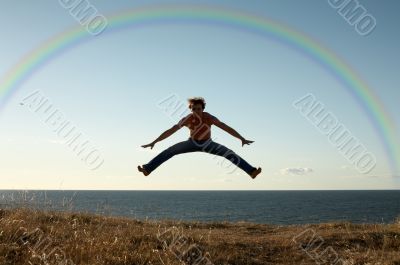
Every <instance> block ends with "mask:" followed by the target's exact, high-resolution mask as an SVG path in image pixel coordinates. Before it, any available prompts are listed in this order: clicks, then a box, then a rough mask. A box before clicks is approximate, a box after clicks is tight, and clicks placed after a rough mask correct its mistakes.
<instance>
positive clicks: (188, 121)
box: [178, 112, 218, 140]
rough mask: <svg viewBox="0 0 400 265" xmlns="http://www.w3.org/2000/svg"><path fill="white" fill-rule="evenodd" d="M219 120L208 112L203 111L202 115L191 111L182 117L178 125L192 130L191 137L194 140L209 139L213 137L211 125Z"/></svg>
mask: <svg viewBox="0 0 400 265" xmlns="http://www.w3.org/2000/svg"><path fill="white" fill-rule="evenodd" d="M216 120H218V119H217V118H216V117H214V116H213V115H211V114H210V113H208V112H203V114H202V116H201V117H200V116H199V115H197V114H195V113H190V114H188V115H187V116H186V117H184V118H182V119H181V120H180V121H179V123H178V125H179V126H180V127H182V126H186V127H188V128H189V130H190V138H192V139H194V140H207V139H210V138H211V125H213V124H214V122H215V121H216Z"/></svg>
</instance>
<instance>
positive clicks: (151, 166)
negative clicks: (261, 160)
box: [143, 138, 256, 175]
mask: <svg viewBox="0 0 400 265" xmlns="http://www.w3.org/2000/svg"><path fill="white" fill-rule="evenodd" d="M189 152H206V153H209V154H214V155H217V156H222V157H224V158H226V159H228V160H230V161H231V162H232V163H233V164H235V165H236V166H238V167H239V168H241V169H242V170H244V171H245V172H246V173H247V174H249V175H250V174H251V172H252V171H253V170H255V169H256V168H255V167H253V166H251V165H250V164H249V163H247V162H246V160H244V159H243V158H241V157H240V156H239V155H237V154H236V153H235V152H233V151H232V150H230V149H229V148H227V147H225V146H223V145H221V144H218V143H216V142H214V141H213V140H212V139H211V138H210V139H208V140H200V141H199V140H193V139H192V138H189V139H188V140H186V141H183V142H179V143H177V144H174V145H172V146H170V147H169V148H167V149H165V150H164V151H162V152H161V153H159V154H158V155H157V156H156V157H154V158H153V159H152V160H151V161H150V162H149V163H147V164H144V165H143V168H144V169H145V170H146V171H147V172H149V173H150V172H152V171H153V170H155V169H156V168H157V167H158V166H160V165H161V164H162V163H164V162H165V161H167V160H168V159H170V158H171V157H173V156H174V155H179V154H183V153H189Z"/></svg>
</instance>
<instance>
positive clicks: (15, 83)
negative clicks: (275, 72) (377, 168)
mask: <svg viewBox="0 0 400 265" xmlns="http://www.w3.org/2000/svg"><path fill="white" fill-rule="evenodd" d="M105 17H106V18H107V21H108V25H107V28H106V29H105V31H104V32H103V33H101V34H107V33H110V32H115V31H116V30H120V29H124V28H129V27H132V26H145V25H153V24H154V23H200V24H206V25H211V26H222V27H230V28H233V29H236V30H241V31H246V32H250V33H252V34H254V33H255V34H258V35H261V36H263V37H267V38H269V39H272V40H275V41H278V42H279V43H282V44H284V45H286V46H288V47H289V48H292V49H295V50H296V51H298V52H300V53H301V54H303V55H304V56H307V57H308V58H309V59H311V60H312V61H313V62H315V63H317V64H318V65H320V66H321V67H323V68H324V69H325V70H326V71H327V72H328V73H329V74H331V75H332V76H333V77H334V78H335V79H336V80H337V81H338V82H339V83H340V84H341V85H342V86H343V88H344V89H346V91H347V92H348V93H349V94H350V95H351V96H352V98H353V99H354V100H355V101H356V102H357V104H358V105H359V106H360V108H361V109H362V110H363V112H364V113H365V114H366V116H367V117H368V119H369V121H370V123H371V125H372V127H373V128H374V130H375V132H376V133H377V136H378V137H379V140H380V141H381V143H382V146H383V148H384V150H385V153H386V155H387V158H388V161H389V164H390V168H391V170H392V173H393V175H396V174H398V172H399V171H398V169H399V168H400V167H399V165H400V150H399V147H400V144H399V139H398V138H397V135H398V134H397V132H396V128H395V123H394V122H393V121H392V119H391V118H390V116H389V114H388V113H387V112H386V111H385V107H384V105H383V104H382V102H381V101H380V100H379V98H378V97H377V95H376V94H375V93H374V92H373V90H372V89H371V88H369V86H368V85H367V83H366V82H365V81H363V80H362V79H361V78H360V76H359V75H358V74H357V73H356V72H355V71H354V70H353V69H352V68H351V67H350V66H349V65H347V64H346V63H345V62H344V61H343V60H342V59H340V58H339V56H338V55H336V54H334V53H333V52H332V51H330V50H329V49H327V48H326V47H324V46H323V45H321V44H320V43H318V42H317V41H315V40H313V39H312V38H310V37H309V36H307V35H306V34H304V33H301V32H299V31H297V30H294V29H292V28H289V27H288V26H286V25H283V24H282V23H278V22H276V21H273V20H270V19H266V18H264V17H260V16H257V15H255V14H251V13H244V12H241V11H237V10H231V9H227V8H222V7H216V6H209V5H152V6H146V7H141V8H135V9H132V10H126V11H123V12H119V13H115V14H112V15H106V16H105ZM100 36H101V35H99V36H93V35H90V34H89V33H88V32H86V28H85V27H84V26H80V25H79V26H76V27H73V28H71V29H69V30H66V31H64V32H62V33H60V34H59V35H57V36H55V37H53V38H51V39H49V40H48V41H46V42H45V43H43V44H42V45H40V46H39V47H38V48H36V49H34V50H32V51H31V52H30V53H28V54H27V55H26V56H25V57H23V58H22V59H21V60H20V62H19V63H18V64H16V65H15V66H14V67H13V68H12V69H10V71H9V72H7V73H6V75H5V76H4V77H3V78H2V80H1V83H0V109H1V108H4V106H5V104H6V102H7V101H8V99H9V98H10V97H12V95H13V93H15V91H17V90H18V88H19V87H20V86H21V85H22V84H23V83H24V82H26V81H27V80H28V79H29V78H30V77H31V76H32V75H33V74H34V73H35V71H37V70H38V69H40V68H41V67H43V66H44V65H45V64H46V63H47V62H49V61H51V60H52V59H54V58H56V57H57V56H59V55H60V54H61V53H62V52H64V51H66V50H67V49H68V48H71V47H74V46H76V45H79V44H81V43H83V42H85V41H90V40H94V39H96V38H98V37H100Z"/></svg>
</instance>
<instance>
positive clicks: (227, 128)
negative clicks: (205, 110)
mask: <svg viewBox="0 0 400 265" xmlns="http://www.w3.org/2000/svg"><path fill="white" fill-rule="evenodd" d="M213 123H214V125H215V126H217V127H219V128H221V129H222V130H224V131H226V132H227V133H229V134H230V135H232V136H234V137H236V138H238V139H239V140H240V141H242V146H244V145H245V144H251V143H253V142H254V141H250V140H246V139H245V138H244V137H243V136H241V135H240V134H239V133H238V132H237V131H236V130H235V129H233V128H232V127H230V126H228V125H227V124H225V123H223V122H222V121H220V120H218V119H217V118H216V117H214V118H213Z"/></svg>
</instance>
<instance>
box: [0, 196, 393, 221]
mask: <svg viewBox="0 0 400 265" xmlns="http://www.w3.org/2000/svg"><path fill="white" fill-rule="evenodd" d="M20 206H25V207H30V208H35V207H36V208H40V209H53V210H60V211H81V212H89V213H96V214H102V215H112V216H124V217H132V218H137V219H153V220H154V219H156V220H159V219H174V220H189V221H205V222H213V221H230V222H237V221H247V222H255V223H268V224H283V225H287V224H304V223H321V222H331V221H351V222H354V223H391V222H394V221H395V220H396V218H397V217H400V191H399V190H368V191H367V190H363V191H358V190H354V191H82V190H79V191H52V190H49V191H34V190H29V191H26V190H25V191H15V190H0V208H10V207H20Z"/></svg>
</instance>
